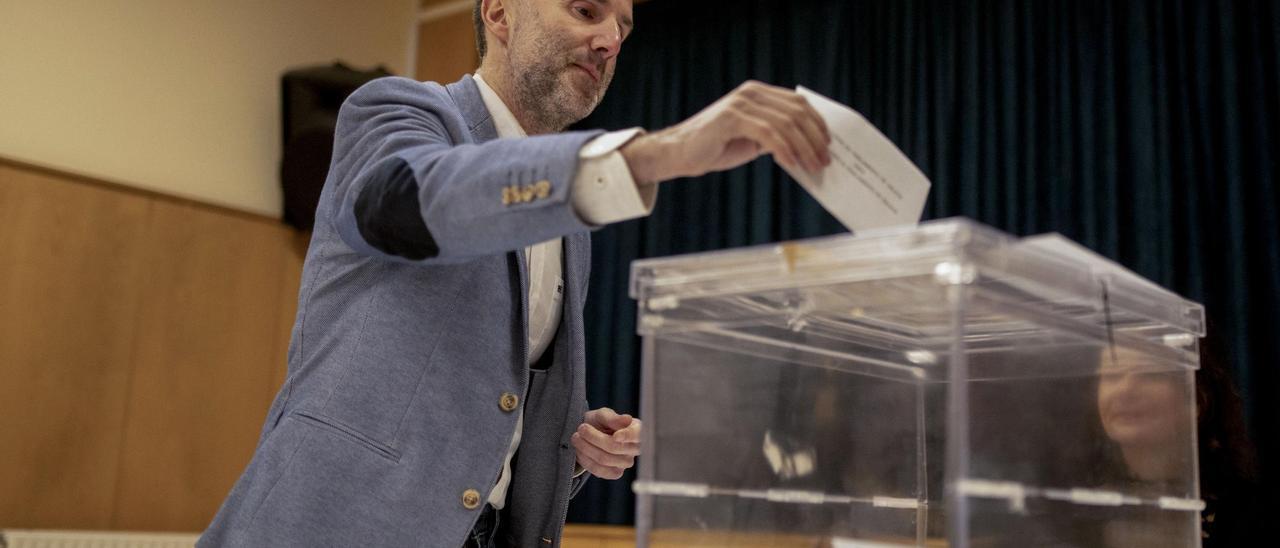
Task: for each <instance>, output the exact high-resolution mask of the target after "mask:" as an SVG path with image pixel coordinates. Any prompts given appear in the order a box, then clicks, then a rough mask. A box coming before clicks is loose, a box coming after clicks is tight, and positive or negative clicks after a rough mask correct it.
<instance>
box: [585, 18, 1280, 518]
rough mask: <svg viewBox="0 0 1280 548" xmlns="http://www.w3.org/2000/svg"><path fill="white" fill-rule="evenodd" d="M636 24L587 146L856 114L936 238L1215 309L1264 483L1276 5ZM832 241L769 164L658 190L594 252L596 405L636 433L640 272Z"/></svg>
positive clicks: (627, 514) (608, 507) (624, 512)
mask: <svg viewBox="0 0 1280 548" xmlns="http://www.w3.org/2000/svg"><path fill="white" fill-rule="evenodd" d="M635 12H636V13H635V16H636V17H635V18H636V21H637V23H638V27H637V31H636V32H635V34H634V35H633V36H632V38H630V39H629V40H628V41H627V43H626V44H624V46H623V52H622V55H621V57H620V59H619V63H618V69H617V75H616V77H615V80H614V83H613V87H612V90H611V91H610V92H609V95H608V97H607V98H606V100H605V101H604V103H602V104H601V106H600V108H599V109H597V111H596V113H595V114H593V115H592V117H591V118H589V119H588V120H585V121H584V122H583V123H582V124H581V125H582V126H584V127H603V128H609V129H616V128H623V127H631V126H643V127H646V128H650V129H658V128H662V127H665V126H668V125H671V124H674V123H677V122H679V121H681V120H683V119H685V118H687V117H688V116H691V115H693V114H694V113H696V112H697V111H699V110H700V109H702V108H704V107H706V106H707V105H709V104H710V103H711V102H713V101H715V100H716V99H717V98H719V97H721V96H723V95H724V94H726V93H728V92H729V91H731V90H732V89H733V88H734V87H736V86H737V85H739V84H741V83H742V82H743V81H745V80H747V79H753V78H754V79H759V80H763V81H766V82H769V83H773V84H776V85H781V86H787V87H792V86H795V85H797V84H801V85H804V86H806V87H810V88H812V89H814V90H815V91H818V92H820V93H823V94H825V95H828V96H830V97H832V98H834V99H836V100H838V101H841V102H843V103H846V104H849V105H851V106H853V107H854V108H855V109H857V110H859V111H860V112H862V113H863V114H864V115H865V116H866V117H867V118H868V119H869V120H870V121H871V122H872V123H874V124H876V125H877V126H878V127H879V128H880V129H881V130H882V131H883V132H884V133H885V135H887V136H888V137H889V138H890V139H892V140H893V141H894V142H895V143H897V144H898V146H899V148H901V149H902V150H903V151H904V152H905V153H906V154H907V155H908V156H910V157H911V158H912V159H913V160H914V161H915V162H916V163H917V164H918V165H919V166H920V168H921V169H922V170H923V171H924V172H925V173H926V174H927V175H928V176H929V177H930V179H931V180H932V181H933V183H934V187H933V190H932V194H931V196H930V198H929V202H928V204H927V205H926V208H925V218H926V219H930V218H941V217H950V216H956V215H963V216H967V217H972V218H974V219H977V220H978V221H981V222H983V223H987V224H990V225H992V226H995V227H997V228H1000V229H1002V230H1005V231H1008V232H1011V233H1014V234H1018V235H1026V234H1034V233H1041V232H1060V233H1062V234H1064V235H1066V236H1067V237H1069V238H1072V239H1074V240H1076V241H1079V242H1081V243H1082V244H1084V245H1086V246H1088V247H1090V248H1092V249H1094V250H1096V251H1098V252H1100V253H1102V254H1104V255H1106V256H1108V257H1111V258H1113V259H1115V260H1117V261H1119V262H1120V263H1122V264H1124V265H1126V266H1128V267H1129V268H1132V269H1133V270H1135V271H1137V272H1138V273H1139V274H1141V275H1143V276H1145V277H1148V278H1150V279H1151V280H1153V281H1155V282H1157V283H1160V284H1161V285H1164V286H1165V287H1168V288H1170V289H1172V290H1174V291H1176V292H1178V293H1180V294H1182V295H1184V296H1186V297H1188V298H1191V299H1194V300H1197V301H1200V302H1203V303H1204V304H1205V305H1206V306H1207V308H1208V311H1209V315H1210V317H1211V324H1210V329H1211V331H1212V335H1213V336H1215V337H1218V338H1219V339H1220V341H1221V342H1222V346H1224V347H1225V348H1227V350H1228V352H1227V353H1228V355H1227V356H1225V358H1226V359H1227V361H1228V362H1229V363H1230V364H1231V366H1232V372H1233V376H1234V380H1235V381H1236V383H1237V384H1238V386H1239V387H1240V389H1241V390H1242V392H1243V395H1244V399H1245V403H1246V411H1247V415H1248V419H1249V427H1250V429H1251V431H1252V433H1253V439H1254V440H1255V442H1256V443H1257V444H1258V446H1259V450H1260V457H1261V463H1262V468H1263V469H1264V471H1265V469H1266V468H1267V467H1268V464H1271V463H1275V462H1276V458H1277V450H1278V449H1280V448H1277V441H1276V440H1280V424H1278V423H1280V421H1277V419H1280V409H1278V408H1277V405H1276V404H1275V402H1274V398H1272V397H1270V396H1271V395H1272V394H1274V393H1275V392H1276V390H1277V389H1278V388H1280V380H1278V379H1280V375H1278V373H1277V366H1278V364H1277V362H1278V361H1280V342H1277V341H1280V328H1278V327H1277V323H1276V320H1275V318H1274V316H1275V314H1276V313H1277V312H1280V243H1278V242H1280V228H1278V227H1277V223H1278V222H1280V218H1278V217H1280V214H1278V213H1277V212H1278V211H1280V192H1277V173H1278V170H1277V157H1280V86H1278V85H1277V74H1280V5H1277V4H1276V3H1275V2H1270V1H1267V0H1252V1H1250V0H1239V1H1228V2H1209V1H1193V0H1166V1H1158V0H1146V1H1133V2H1098V1H1066V0H1041V1H1036V2H1025V1H1015V0H1002V1H995V0H989V1H974V0H957V1H953V2H929V1H924V0H878V1H845V0H790V1H781V0H749V1H735V2H722V1H700V2H676V1H673V0H660V1H654V2H648V3H645V4H641V5H640V6H637V7H636V8H635ZM840 231H841V228H840V226H839V224H838V223H837V222H836V221H835V220H834V219H833V218H832V217H831V216H830V215H828V214H827V213H825V212H824V211H823V210H822V208H821V207H820V206H819V205H818V204H817V203H816V202H815V201H814V200H812V199H811V198H810V197H809V196H808V195H806V194H805V192H804V191H803V190H802V189H801V188H800V187H799V186H798V185H797V184H795V183H794V182H793V181H791V180H790V178H789V177H787V176H786V175H785V173H783V172H782V171H781V169H780V168H778V167H777V166H776V165H775V164H774V163H773V162H772V161H771V160H769V159H760V160H757V161H755V162H752V163H750V164H748V165H746V166H744V167H741V168H739V169H736V170H733V171H730V172H727V173H717V174H711V175H707V176H705V177H701V178H698V179H696V180H679V181H672V182H668V183H664V184H663V186H662V189H661V192H660V195H659V198H658V204H657V206H656V208H655V210H654V213H653V215H651V216H650V217H647V218H644V219H640V220H636V221H630V222H626V223H620V224H617V225H613V226H609V227H606V228H604V229H602V230H600V231H598V232H596V233H595V234H594V239H593V242H594V243H593V249H594V254H593V260H592V263H593V264H592V272H593V277H592V288H591V293H590V297H589V300H588V303H587V308H588V310H587V318H588V322H587V330H588V342H587V345H588V348H587V356H588V360H589V364H588V397H589V398H590V400H591V403H592V405H593V406H599V405H608V406H611V407H614V408H616V409H618V410H620V411H624V412H631V413H637V412H638V411H639V409H638V407H639V406H638V402H639V388H640V380H639V379H640V376H639V359H640V354H639V350H640V345H639V339H638V338H637V337H636V335H635V316H636V307H635V303H634V301H632V300H631V299H630V297H629V296H628V291H627V290H628V281H629V267H630V263H631V261H634V260H636V259H639V258H646V257H656V256H664V255H672V254H678V253H690V252H698V251H707V250H713V249H722V248H728V247H738V246H744V245H752V244H761V243H767V242H777V241H783V240H791V239H797V238H806V237H812V236H819V235H824V234H832V233H836V232H840ZM1274 476H1275V474H1271V476H1270V477H1265V478H1264V481H1265V482H1267V483H1266V484H1267V485H1268V486H1272V487H1274V486H1275V477H1274ZM631 477H632V475H631V474H630V473H629V474H628V476H626V479H625V480H624V481H618V482H605V481H600V480H593V481H592V482H590V483H589V484H588V486H587V487H586V488H585V489H584V490H583V492H582V493H581V494H580V495H579V496H578V498H577V499H575V502H574V503H573V506H572V509H571V512H570V519H571V521H584V522H598V523H632V520H633V513H634V500H633V497H632V495H631V491H630V486H629V484H630V479H631Z"/></svg>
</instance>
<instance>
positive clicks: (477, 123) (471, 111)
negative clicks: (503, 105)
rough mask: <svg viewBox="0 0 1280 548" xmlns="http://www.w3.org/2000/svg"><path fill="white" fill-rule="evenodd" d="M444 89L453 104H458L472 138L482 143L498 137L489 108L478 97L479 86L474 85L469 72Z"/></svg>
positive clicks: (474, 82)
mask: <svg viewBox="0 0 1280 548" xmlns="http://www.w3.org/2000/svg"><path fill="white" fill-rule="evenodd" d="M445 89H446V90H448V92H449V97H451V98H453V102H454V104H456V105H458V111H459V112H461V113H462V118H463V119H464V120H466V121H467V129H468V130H470V131H471V138H472V139H475V141H476V142H477V143H483V142H485V141H492V140H494V139H497V138H498V128H497V126H495V125H493V116H492V115H490V114H489V109H487V108H485V106H484V99H482V98H481V97H480V88H479V87H478V86H476V81H475V79H474V78H472V77H471V75H470V74H467V75H464V76H463V77H462V79H461V80H458V81H457V82H454V83H452V84H449V85H446V86H445Z"/></svg>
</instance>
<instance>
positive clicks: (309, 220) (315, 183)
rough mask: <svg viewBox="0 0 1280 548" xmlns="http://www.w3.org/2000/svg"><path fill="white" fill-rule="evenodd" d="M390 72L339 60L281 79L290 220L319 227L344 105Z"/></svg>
mask: <svg viewBox="0 0 1280 548" xmlns="http://www.w3.org/2000/svg"><path fill="white" fill-rule="evenodd" d="M390 75H391V73H390V72H387V70H386V69H385V68H383V67H381V66H379V67H375V68H373V69H371V70H367V71H359V70H354V69H352V68H350V67H348V66H347V65H344V64H342V63H340V62H339V63H334V64H332V65H324V66H314V67H304V68H299V69H295V70H290V71H288V72H286V73H284V76H282V77H281V79H280V98H281V100H282V104H281V109H280V112H281V114H282V115H283V120H282V123H281V125H280V127H281V129H282V134H283V139H282V140H281V145H282V147H283V151H282V153H281V156H280V186H281V188H282V189H283V190H284V221H285V222H286V223H289V224H290V225H293V226H295V227H297V228H300V229H303V230H310V229H311V227H312V226H314V225H315V217H316V205H317V204H319V203H320V190H321V189H322V188H324V179H325V176H326V175H328V173H329V160H330V157H332V156H333V130H334V126H335V125H337V122H338V109H339V108H340V107H341V106H342V102H343V101H345V100H346V99H347V96H349V95H351V93H352V92H354V91H355V90H356V88H359V87H360V86H361V85H363V84H364V83H365V82H368V81H369V80H373V79H374V78H381V77H383V76H390Z"/></svg>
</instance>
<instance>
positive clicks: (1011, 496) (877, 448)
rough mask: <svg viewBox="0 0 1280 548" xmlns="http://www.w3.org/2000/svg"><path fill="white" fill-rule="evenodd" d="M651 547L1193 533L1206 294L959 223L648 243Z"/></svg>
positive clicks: (1149, 542) (1068, 541)
mask: <svg viewBox="0 0 1280 548" xmlns="http://www.w3.org/2000/svg"><path fill="white" fill-rule="evenodd" d="M631 293H632V296H633V297H634V298H636V299H637V300H638V301H639V311H640V312H639V314H640V316H639V320H638V325H639V331H640V333H641V335H643V338H644V350H643V386H642V410H641V411H642V414H643V416H644V418H645V419H646V425H647V430H646V432H645V439H644V447H643V455H642V457H641V462H640V466H639V469H638V472H639V477H638V479H637V481H636V482H635V484H634V489H635V491H636V493H637V495H638V497H639V502H638V514H637V526H638V531H637V533H638V535H639V542H640V544H641V545H642V546H644V545H647V546H833V547H855V546H863V547H872V546H901V545H908V546H1011V547H1012V546H1018V547H1021V546H1115V547H1135V546H1137V547H1140V546H1160V547H1171V546H1199V542H1200V540H1199V539H1200V531H1199V513H1198V512H1199V510H1200V509H1201V508H1202V507H1203V505H1202V503H1201V501H1200V500H1199V495H1198V487H1197V472H1196V470H1197V469H1196V455H1195V447H1196V444H1195V395H1194V371H1195V369H1196V368H1197V367H1198V357H1197V356H1198V352H1197V344H1198V339H1199V337H1200V336H1201V335H1203V309H1202V308H1201V307H1200V305H1198V304H1196V303H1193V302H1190V301H1187V300H1185V299H1183V298H1181V297H1178V296H1177V295H1174V294H1172V293H1170V292H1168V291H1165V290H1163V289H1161V288H1160V287H1158V286H1156V285H1154V284H1151V283H1150V282H1147V281H1145V280H1142V279H1141V278H1139V277H1138V276H1137V275H1135V274H1133V273H1131V272H1128V271H1126V270H1124V269H1123V268H1120V267H1118V266H1117V265H1115V264H1113V263H1110V262H1109V261H1106V260H1105V259H1103V258H1101V257H1099V256H1096V255H1093V254H1092V253H1089V252H1088V251H1085V250H1083V249H1082V248H1079V247H1078V246H1075V245H1074V244H1071V243H1070V242H1069V241H1066V240H1065V239H1062V238H1060V237H1041V238H1031V239H1018V238H1014V237H1012V236H1009V235H1006V234H1003V233H1000V232H997V231H995V230H993V229H990V228H987V227H984V226H981V225H978V224H976V223H973V222H970V221H966V220H946V221H938V222H932V223H926V224H924V225H921V226H919V227H908V228H901V229H887V230H880V231H874V232H864V233H861V234H859V235H858V236H856V237H855V236H851V235H846V236H836V237H828V238H820V239H814V240H806V241H800V242H794V243H786V244H777V245H768V246H762V247H755V248H748V249H741V250H730V251H722V252H713V253H704V254H698V255H691V256H681V257H671V258H663V259H653V260H645V261H639V262H637V263H635V264H634V265H633V268H632V285H631Z"/></svg>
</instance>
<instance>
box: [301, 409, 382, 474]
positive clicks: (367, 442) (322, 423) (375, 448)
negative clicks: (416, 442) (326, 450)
mask: <svg viewBox="0 0 1280 548" xmlns="http://www.w3.org/2000/svg"><path fill="white" fill-rule="evenodd" d="M292 416H293V417H294V418H296V419H298V420H299V421H302V422H304V423H307V424H310V425H312V426H315V427H317V428H320V429H322V430H327V431H329V432H330V433H332V434H334V435H336V436H338V437H339V438H342V439H345V440H347V441H350V442H353V443H355V444H356V445H359V446H361V447H363V448H365V449H368V450H369V451H372V452H373V453H374V454H376V455H378V456H379V457H382V458H384V459H387V460H389V461H391V462H395V463H398V462H400V451H397V450H396V449H395V448H394V447H391V446H389V445H387V444H385V443H382V442H380V441H378V440H375V439H373V438H370V437H369V436H366V435H364V434H362V433H360V431H359V430H356V429H355V428H352V427H350V426H347V425H346V424H343V423H342V421H339V420H337V419H334V418H333V417H329V416H325V415H322V414H320V413H315V412H312V411H308V410H306V409H299V410H297V411H294V412H293V414H292Z"/></svg>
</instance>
